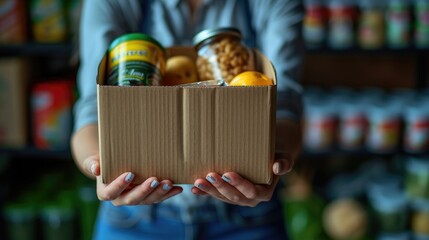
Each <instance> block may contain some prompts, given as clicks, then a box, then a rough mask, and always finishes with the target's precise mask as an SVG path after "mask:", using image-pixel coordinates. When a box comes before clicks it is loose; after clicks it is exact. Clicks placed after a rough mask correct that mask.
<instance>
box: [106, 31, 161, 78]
mask: <svg viewBox="0 0 429 240" xmlns="http://www.w3.org/2000/svg"><path fill="white" fill-rule="evenodd" d="M108 58H109V59H108V64H107V69H108V78H107V84H108V85H116V86H142V85H143V86H160V85H162V84H161V83H162V78H163V76H164V73H165V65H166V52H165V48H164V47H163V46H162V45H161V44H160V43H159V42H158V41H157V40H155V39H154V38H152V37H151V36H149V35H146V34H143V33H130V34H126V35H123V36H120V37H119V38H117V39H115V40H114V41H113V42H112V43H111V44H110V47H109V50H108Z"/></svg>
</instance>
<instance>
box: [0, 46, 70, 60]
mask: <svg viewBox="0 0 429 240" xmlns="http://www.w3.org/2000/svg"><path fill="white" fill-rule="evenodd" d="M72 51H73V45H72V44H71V43H55V44H42V43H23V44H11V45H5V44H0V56H1V57H5V56H9V57H10V56H62V57H64V56H69V55H71V53H72Z"/></svg>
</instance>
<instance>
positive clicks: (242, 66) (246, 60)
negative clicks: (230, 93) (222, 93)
mask: <svg viewBox="0 0 429 240" xmlns="http://www.w3.org/2000/svg"><path fill="white" fill-rule="evenodd" d="M193 44H194V46H195V48H196V50H197V54H198V57H197V68H198V75H199V80H200V81H207V80H221V81H224V83H225V84H228V83H229V82H230V81H231V80H232V78H234V77H235V76H236V75H238V74H239V73H242V72H244V71H248V70H254V63H253V54H252V51H251V50H250V49H248V48H247V47H246V46H245V45H244V44H243V43H242V35H241V32H240V31H239V30H238V29H236V28H232V27H225V28H216V29H207V30H203V31H201V32H199V33H198V34H197V35H195V37H194V39H193Z"/></svg>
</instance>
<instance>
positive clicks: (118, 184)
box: [97, 172, 134, 201]
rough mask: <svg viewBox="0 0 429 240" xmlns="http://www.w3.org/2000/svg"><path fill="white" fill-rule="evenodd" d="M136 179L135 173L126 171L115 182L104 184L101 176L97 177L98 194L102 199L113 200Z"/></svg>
mask: <svg viewBox="0 0 429 240" xmlns="http://www.w3.org/2000/svg"><path fill="white" fill-rule="evenodd" d="M133 179H134V174H133V173H131V172H126V173H123V174H121V175H120V176H119V177H118V178H116V179H115V180H114V181H113V182H111V183H110V184H108V185H106V184H103V182H102V179H101V177H99V176H98V177H97V195H98V198H99V199H100V200H102V201H111V200H114V199H116V198H117V197H119V196H120V195H121V194H122V192H123V191H124V190H126V189H127V187H128V186H129V185H130V183H131V182H132V180H133Z"/></svg>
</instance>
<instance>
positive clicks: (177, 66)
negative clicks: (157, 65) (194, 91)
mask: <svg viewBox="0 0 429 240" xmlns="http://www.w3.org/2000/svg"><path fill="white" fill-rule="evenodd" d="M197 81H198V73H197V67H196V65H195V62H194V60H192V59H191V58H190V57H187V56H173V57H170V58H168V59H167V67H166V69H165V75H164V78H163V80H162V85H164V86H174V85H179V84H187V83H193V82H197Z"/></svg>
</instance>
